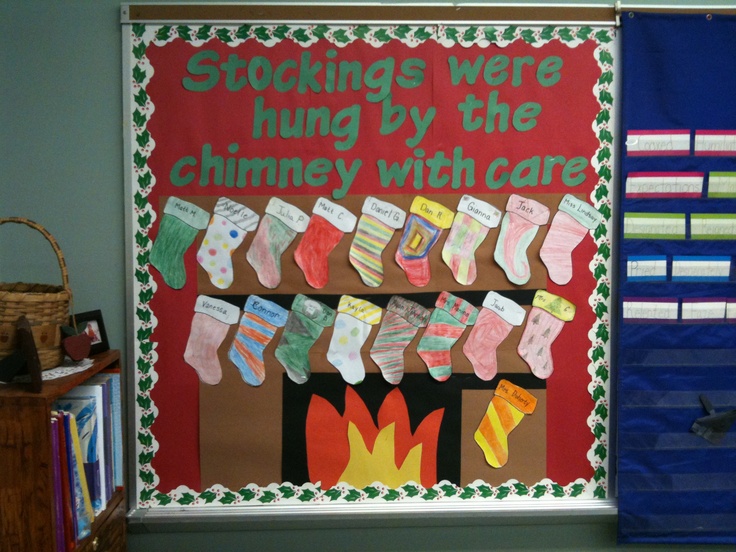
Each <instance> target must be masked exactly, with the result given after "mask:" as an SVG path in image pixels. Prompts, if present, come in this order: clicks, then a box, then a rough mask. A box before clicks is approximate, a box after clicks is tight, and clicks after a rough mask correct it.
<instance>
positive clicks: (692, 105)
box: [617, 12, 736, 544]
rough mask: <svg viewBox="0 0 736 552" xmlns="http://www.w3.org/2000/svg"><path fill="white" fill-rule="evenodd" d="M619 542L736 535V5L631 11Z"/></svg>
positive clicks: (626, 41) (626, 48)
mask: <svg viewBox="0 0 736 552" xmlns="http://www.w3.org/2000/svg"><path fill="white" fill-rule="evenodd" d="M622 48H623V67H622V75H623V76H622V80H623V94H622V96H623V106H622V126H623V128H622V132H621V136H622V140H623V142H624V146H623V148H622V163H621V190H620V193H619V198H620V214H621V220H620V222H621V224H620V236H619V250H618V252H619V292H620V293H619V297H618V321H617V322H618V330H619V331H618V336H619V339H618V369H619V370H618V407H617V414H618V443H617V447H618V476H617V477H618V479H617V489H618V499H619V541H620V542H622V543H633V542H640V543H721V544H729V543H736V423H734V422H736V268H735V267H734V264H735V261H736V108H735V106H734V94H736V17H733V16H723V15H716V14H705V13H702V14H687V15H684V14H661V13H660V14H654V13H639V12H624V13H623V14H622Z"/></svg>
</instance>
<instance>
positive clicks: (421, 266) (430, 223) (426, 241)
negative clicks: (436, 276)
mask: <svg viewBox="0 0 736 552" xmlns="http://www.w3.org/2000/svg"><path fill="white" fill-rule="evenodd" d="M409 212H410V215H409V218H408V219H407V221H406V226H405V227H404V233H403V235H402V236H401V241H400V242H399V247H398V248H397V249H396V254H395V255H394V259H395V260H396V263H397V264H398V265H399V266H400V267H401V268H402V270H403V271H404V272H405V273H406V277H407V279H408V280H409V282H410V283H411V284H412V285H415V286H417V287H424V286H426V285H427V284H428V283H429V279H430V277H431V273H430V272H431V271H430V263H429V252H430V250H431V249H432V247H433V246H434V244H436V243H437V240H439V238H440V234H441V233H442V230H444V229H447V228H449V227H450V226H452V217H453V212H452V211H451V210H449V209H448V208H447V207H445V206H444V205H441V204H439V203H437V202H436V201H431V200H429V199H426V198H424V197H422V196H417V197H415V198H414V201H412V204H411V208H410V209H409Z"/></svg>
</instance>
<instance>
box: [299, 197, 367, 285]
mask: <svg viewBox="0 0 736 552" xmlns="http://www.w3.org/2000/svg"><path fill="white" fill-rule="evenodd" d="M312 213H313V214H314V215H313V216H312V218H311V219H309V225H308V226H307V231H306V232H305V233H304V237H303V238H302V241H301V242H299V245H298V246H297V248H296V251H295V252H294V260H295V261H296V264H297V265H299V268H301V269H302V272H304V277H305V278H306V279H307V283H308V284H309V285H310V286H312V287H313V288H316V289H321V288H323V287H325V286H326V285H327V282H329V280H330V265H329V261H328V259H327V257H328V256H329V254H330V253H331V252H332V250H333V249H334V248H335V246H336V245H337V244H338V242H339V241H340V240H341V239H342V237H343V235H344V234H348V233H350V232H352V231H353V229H354V228H355V223H356V218H355V215H353V214H352V213H351V212H350V211H348V210H347V209H345V208H344V207H340V206H339V205H337V204H336V203H332V202H331V201H329V200H327V199H325V198H322V197H321V198H319V199H318V200H317V203H315V204H314V208H313V209H312Z"/></svg>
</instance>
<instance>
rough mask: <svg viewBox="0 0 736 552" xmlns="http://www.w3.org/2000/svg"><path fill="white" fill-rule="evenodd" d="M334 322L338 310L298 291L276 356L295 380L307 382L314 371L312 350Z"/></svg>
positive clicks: (287, 373) (291, 378)
mask: <svg viewBox="0 0 736 552" xmlns="http://www.w3.org/2000/svg"><path fill="white" fill-rule="evenodd" d="M334 322H335V311H334V310H332V309H331V308H330V307H328V306H327V305H325V304H323V303H320V302H319V301H316V300H314V299H311V298H309V297H307V296H306V295H302V294H298V295H297V296H296V297H294V301H293V302H292V304H291V312H289V316H288V317H287V319H286V326H284V333H282V334H281V340H280V341H279V343H278V345H277V346H276V351H275V352H274V355H276V359H277V360H278V361H279V362H280V363H281V365H282V366H283V367H284V369H285V370H286V375H287V376H289V379H290V380H291V381H293V382H294V383H299V384H302V383H305V382H306V381H307V380H308V379H309V376H310V375H311V374H312V367H311V365H310V362H309V350H310V349H311V348H312V346H313V345H314V344H315V343H316V342H317V339H318V338H319V336H320V335H322V331H323V330H324V329H325V328H327V327H329V326H332V324H333V323H334Z"/></svg>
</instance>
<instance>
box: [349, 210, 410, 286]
mask: <svg viewBox="0 0 736 552" xmlns="http://www.w3.org/2000/svg"><path fill="white" fill-rule="evenodd" d="M362 213H363V214H362V215H361V216H360V220H359V221H358V229H357V230H356V231H355V237H354V238H353V243H352V245H351V246H350V254H349V259H350V264H351V265H353V268H355V270H357V271H358V274H360V278H361V280H363V283H364V284H365V285H367V286H369V287H378V286H380V285H381V284H382V283H383V262H382V260H381V255H382V254H383V250H384V248H385V247H386V244H388V242H389V241H390V240H391V238H392V237H393V235H394V231H395V230H397V229H399V228H401V227H402V226H404V220H405V219H406V213H405V212H404V211H403V210H402V209H399V208H398V207H396V206H395V205H392V204H391V203H388V202H386V201H381V200H380V199H376V198H374V197H367V198H366V199H365V201H364V202H363V210H362Z"/></svg>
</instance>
